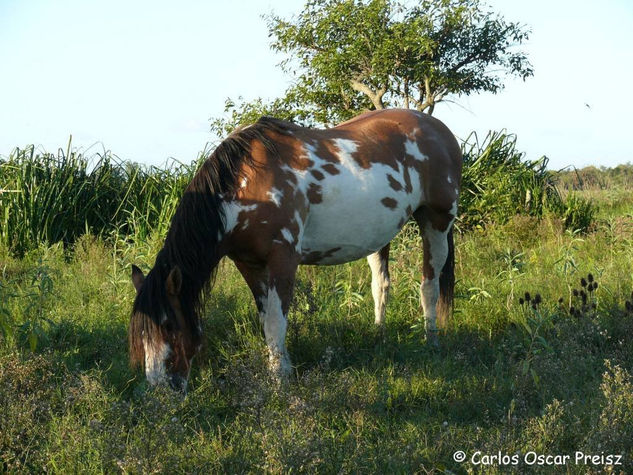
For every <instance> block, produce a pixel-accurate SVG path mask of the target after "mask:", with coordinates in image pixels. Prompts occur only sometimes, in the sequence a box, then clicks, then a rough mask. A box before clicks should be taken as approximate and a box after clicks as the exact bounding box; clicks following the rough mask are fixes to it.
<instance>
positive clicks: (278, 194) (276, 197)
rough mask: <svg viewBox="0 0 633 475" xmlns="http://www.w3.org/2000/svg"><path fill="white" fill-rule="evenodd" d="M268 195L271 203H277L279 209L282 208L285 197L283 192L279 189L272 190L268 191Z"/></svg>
mask: <svg viewBox="0 0 633 475" xmlns="http://www.w3.org/2000/svg"><path fill="white" fill-rule="evenodd" d="M266 194H267V195H268V197H269V198H270V201H272V202H273V203H275V205H276V206H277V208H279V207H280V206H281V199H282V198H283V197H284V194H283V192H282V191H280V190H278V189H277V188H271V190H270V191H267V192H266Z"/></svg>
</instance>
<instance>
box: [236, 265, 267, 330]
mask: <svg viewBox="0 0 633 475" xmlns="http://www.w3.org/2000/svg"><path fill="white" fill-rule="evenodd" d="M234 262H235V267H237V270H239V271H240V274H242V277H244V280H245V281H246V284H248V288H249V289H251V292H252V293H253V298H254V299H255V305H256V306H257V314H258V315H259V323H260V324H261V325H263V324H264V316H265V315H266V305H267V301H268V269H267V268H265V267H257V266H252V265H248V264H246V263H244V262H242V261H234Z"/></svg>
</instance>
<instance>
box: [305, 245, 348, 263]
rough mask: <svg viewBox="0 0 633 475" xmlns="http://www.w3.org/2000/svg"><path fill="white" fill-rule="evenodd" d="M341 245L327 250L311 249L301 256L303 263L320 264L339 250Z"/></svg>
mask: <svg viewBox="0 0 633 475" xmlns="http://www.w3.org/2000/svg"><path fill="white" fill-rule="evenodd" d="M340 249H341V248H340V247H334V248H332V249H328V250H327V251H325V252H321V251H310V252H308V253H307V254H304V255H303V256H302V258H301V263H302V264H318V263H319V262H321V261H322V260H324V259H328V258H330V257H332V256H333V255H334V253H335V252H336V251H339V250H340Z"/></svg>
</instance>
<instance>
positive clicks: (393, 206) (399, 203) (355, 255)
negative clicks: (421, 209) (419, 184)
mask: <svg viewBox="0 0 633 475" xmlns="http://www.w3.org/2000/svg"><path fill="white" fill-rule="evenodd" d="M322 197H323V199H322V202H321V203H318V204H313V205H311V206H310V210H309V213H308V216H307V219H306V222H305V227H304V232H303V237H302V240H301V250H302V256H303V263H304V264H317V265H331V264H342V263H345V262H350V261H354V260H356V259H360V258H362V257H365V256H368V255H369V254H372V253H373V252H376V251H377V250H379V249H381V248H382V247H384V246H385V245H386V244H388V243H389V242H390V241H391V240H392V239H393V238H394V236H395V235H396V234H397V233H398V231H399V230H400V229H401V228H402V226H403V225H404V223H406V222H407V220H408V219H409V217H410V216H411V213H412V212H413V211H414V210H415V209H417V207H418V206H419V204H420V198H421V191H420V190H414V192H412V193H409V194H404V193H403V194H401V195H400V196H398V197H394V193H393V192H392V193H388V192H387V190H380V189H378V190H376V189H375V188H373V187H372V189H371V190H367V191H363V190H362V189H360V190H359V189H358V188H356V189H354V188H340V187H337V186H324V189H323V194H322Z"/></svg>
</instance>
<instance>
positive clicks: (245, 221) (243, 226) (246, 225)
mask: <svg viewBox="0 0 633 475" xmlns="http://www.w3.org/2000/svg"><path fill="white" fill-rule="evenodd" d="M246 228H248V218H246V219H245V220H244V222H243V223H242V228H241V229H242V230H244V229H246Z"/></svg>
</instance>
